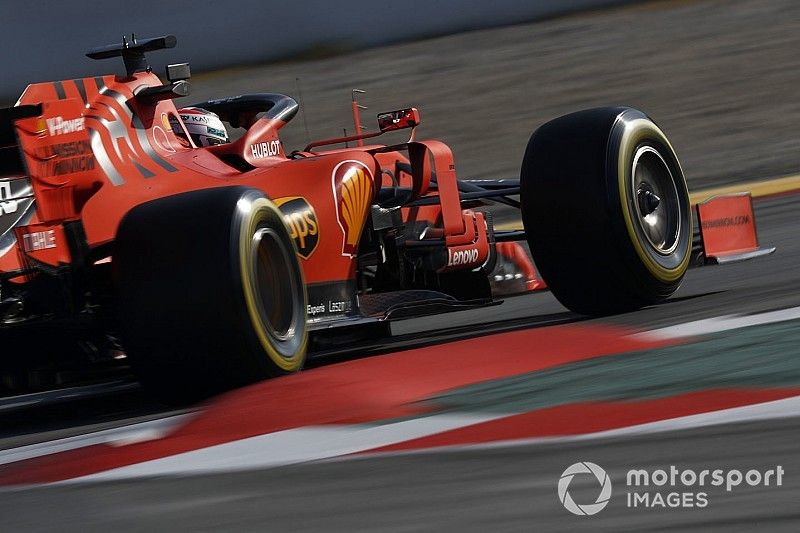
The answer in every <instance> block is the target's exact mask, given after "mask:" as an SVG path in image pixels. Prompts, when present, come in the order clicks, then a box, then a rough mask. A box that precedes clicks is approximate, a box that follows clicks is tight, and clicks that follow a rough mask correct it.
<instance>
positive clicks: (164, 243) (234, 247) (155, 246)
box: [113, 187, 308, 402]
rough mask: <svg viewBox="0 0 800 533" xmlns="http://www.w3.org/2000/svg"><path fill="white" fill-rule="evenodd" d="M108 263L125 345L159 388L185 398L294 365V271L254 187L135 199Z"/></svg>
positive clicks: (297, 330)
mask: <svg viewBox="0 0 800 533" xmlns="http://www.w3.org/2000/svg"><path fill="white" fill-rule="evenodd" d="M113 262H114V269H115V283H116V292H117V303H118V310H119V321H120V328H121V330H122V340H123V344H124V347H125V350H126V353H127V354H128V356H129V358H130V360H131V363H132V366H133V368H134V370H135V371H136V373H137V374H138V376H139V378H140V380H141V381H142V383H143V385H145V386H146V387H147V388H149V389H150V390H151V391H153V392H154V393H155V394H156V395H157V396H159V397H160V398H162V399H164V400H166V401H169V402H186V401H193V400H196V399H200V398H204V397H207V396H210V395H212V394H215V393H218V392H222V391H225V390H229V389H232V388H235V387H239V386H242V385H246V384H248V383H252V382H254V381H257V380H261V379H264V378H267V377H271V376H278V375H281V374H285V373H289V372H293V371H296V370H299V369H300V368H301V367H302V365H303V363H304V361H305V356H306V345H307V339H308V329H307V325H306V292H305V285H304V282H303V276H302V270H301V268H300V265H299V263H298V260H297V256H296V251H295V247H294V243H293V241H292V239H291V237H290V236H289V233H288V231H287V229H286V226H285V224H284V222H283V216H282V215H281V212H280V211H279V210H278V208H277V207H276V206H275V205H274V204H273V203H272V202H271V201H269V200H268V199H267V198H265V197H264V196H263V194H262V193H261V192H259V191H257V190H254V189H246V188H243V187H224V188H217V189H208V190H202V191H194V192H189V193H184V194H179V195H176V196H171V197H167V198H163V199H159V200H154V201H152V202H148V203H146V204H142V205H140V206H137V207H136V208H134V209H132V210H131V211H130V212H129V213H128V214H127V215H126V216H125V218H124V219H123V221H122V222H121V224H120V227H119V230H118V233H117V238H116V240H115V253H114V257H113Z"/></svg>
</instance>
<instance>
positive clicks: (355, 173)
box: [333, 161, 373, 256]
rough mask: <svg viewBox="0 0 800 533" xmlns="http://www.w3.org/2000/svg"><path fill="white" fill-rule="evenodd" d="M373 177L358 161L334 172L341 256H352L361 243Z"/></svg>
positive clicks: (345, 163) (344, 164)
mask: <svg viewBox="0 0 800 533" xmlns="http://www.w3.org/2000/svg"><path fill="white" fill-rule="evenodd" d="M372 190H373V180H372V173H371V172H370V171H369V169H368V168H367V167H366V166H365V165H364V164H363V163H361V162H359V161H343V162H341V163H339V164H338V165H336V168H334V169H333V195H334V198H335V200H336V218H337V219H338V221H339V226H340V227H341V228H342V233H343V234H344V235H343V241H342V255H345V256H352V255H354V254H355V252H356V248H357V247H358V241H359V239H361V230H363V229H364V223H365V222H366V220H367V214H368V212H369V206H370V202H372Z"/></svg>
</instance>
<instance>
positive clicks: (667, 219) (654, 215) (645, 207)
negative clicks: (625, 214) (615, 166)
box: [630, 146, 682, 255]
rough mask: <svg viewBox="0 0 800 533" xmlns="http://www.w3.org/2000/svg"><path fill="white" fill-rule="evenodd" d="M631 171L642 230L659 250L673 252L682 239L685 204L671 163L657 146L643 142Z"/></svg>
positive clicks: (653, 248)
mask: <svg viewBox="0 0 800 533" xmlns="http://www.w3.org/2000/svg"><path fill="white" fill-rule="evenodd" d="M632 174H633V180H631V186H632V194H631V196H630V202H631V203H632V204H633V206H632V207H633V211H634V212H635V213H636V217H635V218H636V222H637V224H638V226H639V228H640V230H641V234H642V235H644V237H645V239H646V240H647V243H648V244H649V245H650V248H651V249H652V250H654V251H655V252H656V253H658V254H660V255H670V254H671V253H673V252H674V251H675V249H676V248H677V247H678V242H679V240H680V234H681V229H682V220H681V218H682V217H681V211H682V207H681V202H680V198H679V196H678V189H677V187H676V185H675V179H674V177H673V175H672V172H671V171H670V168H669V165H667V162H666V161H664V158H663V157H661V154H659V153H658V151H657V150H656V149H655V148H653V147H651V146H641V147H639V149H638V150H637V151H636V154H635V156H634V158H633V172H632Z"/></svg>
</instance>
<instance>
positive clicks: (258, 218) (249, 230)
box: [239, 198, 308, 372]
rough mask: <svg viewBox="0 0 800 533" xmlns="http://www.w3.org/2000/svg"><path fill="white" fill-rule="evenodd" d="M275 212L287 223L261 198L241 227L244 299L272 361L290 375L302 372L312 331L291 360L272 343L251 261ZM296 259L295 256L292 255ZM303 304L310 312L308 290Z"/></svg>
mask: <svg viewBox="0 0 800 533" xmlns="http://www.w3.org/2000/svg"><path fill="white" fill-rule="evenodd" d="M269 213H274V214H275V215H276V216H277V220H281V221H282V220H283V215H282V214H281V211H280V210H279V209H278V208H277V207H276V206H275V204H274V203H272V202H270V201H269V200H267V199H266V198H257V199H255V200H253V201H252V202H250V210H249V212H248V213H247V214H246V215H245V216H244V220H243V221H242V224H241V227H240V228H239V267H240V269H241V276H242V290H243V292H244V300H245V304H246V306H247V313H248V314H249V315H250V322H251V324H252V325H253V331H254V332H255V334H256V336H257V337H258V340H259V342H260V343H261V347H262V348H264V351H265V352H266V353H267V355H268V356H269V358H270V360H272V362H273V363H275V364H276V365H277V366H278V367H279V368H281V369H282V370H285V371H287V372H293V371H296V370H300V367H301V366H303V361H304V360H305V352H306V344H307V343H308V329H307V328H306V327H303V339H302V341H301V343H300V345H299V347H298V349H297V351H296V352H295V353H294V354H293V355H292V356H291V357H284V356H282V355H281V354H280V353H278V351H277V350H276V349H275V347H274V346H273V345H272V341H271V340H270V338H269V335H268V334H267V331H266V329H265V328H264V323H263V322H262V319H261V314H260V313H259V310H258V304H257V303H256V301H257V298H258V296H257V294H258V293H257V289H256V276H255V273H254V272H253V265H252V261H251V248H252V245H253V240H252V238H253V235H254V234H255V232H256V229H257V228H258V224H259V223H261V222H262V221H263V220H264V219H265V218H266V215H267V214H269ZM292 257H294V256H292ZM302 274H303V273H302V270H301V271H300V279H299V280H298V282H299V283H301V284H302V286H303V287H305V283H304V280H303V277H302ZM303 294H304V297H303V301H302V302H301V304H302V306H303V309H304V310H305V309H306V297H305V289H304V290H303Z"/></svg>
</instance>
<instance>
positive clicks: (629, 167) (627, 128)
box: [521, 107, 692, 315]
mask: <svg viewBox="0 0 800 533" xmlns="http://www.w3.org/2000/svg"><path fill="white" fill-rule="evenodd" d="M521 202H522V220H523V224H524V226H525V232H526V234H527V238H528V243H529V245H530V247H531V252H532V255H533V258H534V261H535V262H536V266H537V268H538V269H539V271H540V273H541V274H542V277H543V278H544V280H545V281H546V282H547V284H548V286H549V287H550V289H551V291H552V292H553V294H554V295H555V296H556V298H558V300H559V301H560V302H561V303H562V304H564V305H565V306H566V307H567V308H569V309H571V310H573V311H575V312H578V313H582V314H587V315H605V314H612V313H620V312H625V311H631V310H635V309H638V308H640V307H643V306H646V305H651V304H653V303H656V302H658V301H660V300H663V299H664V298H667V297H668V296H670V295H671V294H672V293H673V292H675V290H677V288H678V286H679V285H680V283H681V280H682V279H683V276H684V274H685V273H686V269H687V268H688V266H689V260H690V255H691V254H690V252H691V245H692V242H691V241H692V220H691V211H690V205H689V194H688V191H687V188H686V180H685V178H684V175H683V171H682V170H681V166H680V163H679V162H678V158H677V156H676V155H675V152H674V150H673V149H672V146H671V145H670V143H669V141H668V140H667V137H666V136H665V135H664V133H663V132H662V131H661V130H660V129H659V128H658V126H656V125H655V124H654V123H653V122H652V121H651V120H650V119H649V118H648V117H647V116H646V115H645V114H644V113H642V112H641V111H638V110H636V109H631V108H624V107H617V108H600V109H591V110H587V111H580V112H578V113H572V114H570V115H566V116H563V117H560V118H558V119H555V120H553V121H551V122H548V123H547V124H545V125H543V126H542V127H540V128H539V129H538V130H536V131H535V132H534V134H533V136H532V137H531V139H530V141H529V142H528V147H527V150H526V152H525V157H524V159H523V163H522V173H521Z"/></svg>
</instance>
